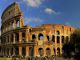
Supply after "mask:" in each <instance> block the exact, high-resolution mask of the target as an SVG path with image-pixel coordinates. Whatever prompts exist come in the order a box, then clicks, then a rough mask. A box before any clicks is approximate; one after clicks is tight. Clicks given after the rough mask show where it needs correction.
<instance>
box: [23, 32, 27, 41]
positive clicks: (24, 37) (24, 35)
mask: <svg viewBox="0 0 80 60" xmlns="http://www.w3.org/2000/svg"><path fill="white" fill-rule="evenodd" d="M22 41H23V42H26V33H25V32H22Z"/></svg>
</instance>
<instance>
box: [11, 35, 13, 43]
mask: <svg viewBox="0 0 80 60" xmlns="http://www.w3.org/2000/svg"><path fill="white" fill-rule="evenodd" d="M11 42H13V34H11Z"/></svg>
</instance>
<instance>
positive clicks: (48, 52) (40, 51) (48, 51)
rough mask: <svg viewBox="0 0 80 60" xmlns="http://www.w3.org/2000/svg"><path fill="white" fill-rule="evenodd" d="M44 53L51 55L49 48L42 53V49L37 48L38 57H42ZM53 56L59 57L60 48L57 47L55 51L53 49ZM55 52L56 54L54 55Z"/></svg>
mask: <svg viewBox="0 0 80 60" xmlns="http://www.w3.org/2000/svg"><path fill="white" fill-rule="evenodd" d="M44 52H46V55H51V49H50V48H46V50H45V51H44V49H43V48H39V49H38V53H39V55H44ZM53 52H54V53H53V54H52V55H58V56H60V54H61V53H60V48H59V47H58V48H57V49H55V48H53ZM56 52H57V54H56Z"/></svg>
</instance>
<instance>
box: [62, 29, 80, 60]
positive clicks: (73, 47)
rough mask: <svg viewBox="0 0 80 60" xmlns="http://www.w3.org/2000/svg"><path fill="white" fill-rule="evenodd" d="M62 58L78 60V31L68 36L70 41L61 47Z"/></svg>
mask: <svg viewBox="0 0 80 60" xmlns="http://www.w3.org/2000/svg"><path fill="white" fill-rule="evenodd" d="M63 57H65V58H71V57H73V58H74V59H75V60H80V29H76V30H75V31H74V32H73V33H72V34H71V35H70V41H69V42H67V43H65V44H64V45H63Z"/></svg>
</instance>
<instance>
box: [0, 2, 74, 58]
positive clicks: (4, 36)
mask: <svg viewBox="0 0 80 60" xmlns="http://www.w3.org/2000/svg"><path fill="white" fill-rule="evenodd" d="M1 19H2V21H1V23H2V26H1V44H0V56H3V57H12V56H16V57H18V56H25V57H27V56H39V50H40V49H43V53H44V56H46V50H47V49H48V50H50V51H51V53H50V54H51V55H56V56H57V55H58V56H60V55H62V46H63V45H64V43H67V42H68V41H69V40H70V34H71V33H72V32H73V31H74V30H75V28H74V27H71V26H67V25H64V24H42V25H41V26H36V27H31V26H28V25H26V26H24V20H23V14H22V12H21V10H20V7H19V5H18V4H17V3H16V2H14V3H12V4H11V5H9V6H8V7H7V8H6V9H5V10H4V12H3V14H2V16H1Z"/></svg>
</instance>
